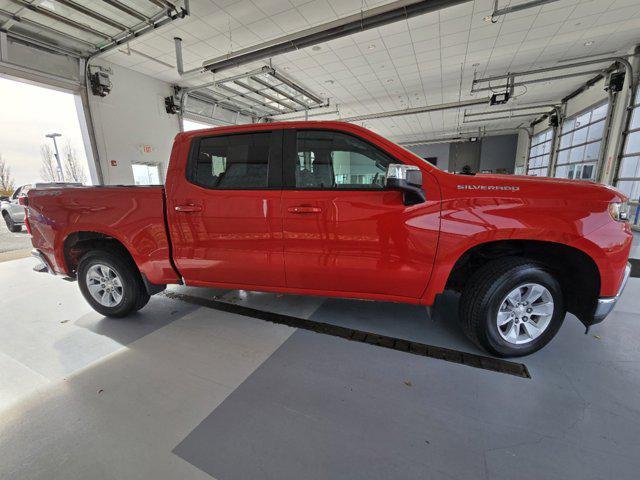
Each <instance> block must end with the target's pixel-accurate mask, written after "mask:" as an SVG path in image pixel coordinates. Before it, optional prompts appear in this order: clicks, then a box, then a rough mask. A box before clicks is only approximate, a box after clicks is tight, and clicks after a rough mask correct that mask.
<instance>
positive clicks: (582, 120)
mask: <svg viewBox="0 0 640 480" xmlns="http://www.w3.org/2000/svg"><path fill="white" fill-rule="evenodd" d="M590 120H591V112H590V111H589V112H586V113H583V114H582V115H580V116H579V117H578V118H576V126H575V128H579V127H582V126H584V125H586V124H587V123H589V121H590Z"/></svg>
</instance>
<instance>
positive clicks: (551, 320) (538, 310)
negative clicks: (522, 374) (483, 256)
mask: <svg viewBox="0 0 640 480" xmlns="http://www.w3.org/2000/svg"><path fill="white" fill-rule="evenodd" d="M565 313H566V312H565V309H564V300H563V296H562V289H561V287H560V284H559V283H558V281H557V280H556V278H555V277H554V276H553V275H552V274H551V273H550V272H549V271H548V269H547V268H546V267H545V266H543V265H541V264H539V263H537V262H534V261H532V260H529V259H526V258H517V257H508V258H501V259H498V260H494V261H491V262H489V263H487V264H486V265H485V266H484V267H482V268H481V269H479V270H478V271H476V272H475V273H474V274H473V275H472V277H471V278H470V279H469V282H468V283H467V285H466V287H465V289H464V291H463V293H462V298H461V299H460V317H461V322H462V326H463V329H464V331H465V333H466V334H467V336H468V337H469V338H470V339H471V340H472V341H473V342H474V343H475V344H476V345H478V346H479V347H481V348H483V349H484V350H486V351H488V352H489V353H491V354H493V355H497V356H504V357H511V356H521V355H528V354H530V353H533V352H535V351H537V350H539V349H541V348H542V347H544V346H545V345H546V344H547V343H549V342H550V341H551V339H552V338H553V337H554V336H555V334H556V333H557V332H558V330H559V329H560V326H561V325H562V322H563V320H564V316H565Z"/></svg>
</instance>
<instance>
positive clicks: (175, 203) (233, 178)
mask: <svg viewBox="0 0 640 480" xmlns="http://www.w3.org/2000/svg"><path fill="white" fill-rule="evenodd" d="M190 151H191V153H190V154H189V160H188V162H187V167H186V175H185V176H183V177H182V178H175V179H174V180H173V182H172V185H171V186H169V187H168V188H169V190H168V193H167V197H168V206H167V207H168V215H169V226H170V231H171V240H172V244H173V258H174V261H175V263H176V266H177V267H178V270H179V271H180V273H181V275H182V276H183V277H184V279H185V281H186V283H187V284H188V285H199V286H206V285H218V286H229V287H230V288H234V287H235V288H245V287H246V288H250V287H251V286H252V285H253V286H256V287H258V286H275V287H283V286H284V285H285V282H284V259H283V246H282V216H281V198H280V197H281V193H282V191H281V188H280V182H281V176H282V165H281V155H282V133H281V132H280V131H274V132H269V131H259V132H252V133H234V134H226V135H225V134H218V135H216V136H209V137H203V138H194V139H193V140H192V146H191V149H190ZM178 175H180V174H179V173H176V176H178Z"/></svg>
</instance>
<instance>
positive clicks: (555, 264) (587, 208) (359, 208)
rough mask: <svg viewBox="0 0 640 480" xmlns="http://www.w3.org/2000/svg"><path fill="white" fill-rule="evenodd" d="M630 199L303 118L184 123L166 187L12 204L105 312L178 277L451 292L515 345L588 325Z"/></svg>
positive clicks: (49, 264) (613, 263)
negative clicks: (450, 167)
mask: <svg viewBox="0 0 640 480" xmlns="http://www.w3.org/2000/svg"><path fill="white" fill-rule="evenodd" d="M627 201H628V199H627V198H626V197H625V196H624V195H622V194H621V193H620V192H618V191H617V190H615V189H613V188H610V187H606V186H603V185H599V184H596V183H592V182H586V181H572V180H558V179H540V178H532V177H522V176H512V175H475V176H466V175H454V174H450V173H446V172H443V171H441V170H438V169H437V168H436V167H434V166H432V165H431V164H429V163H427V162H425V161H424V160H423V159H421V158H419V157H417V156H416V155H414V154H413V153H411V152H409V151H408V150H405V149H404V148H402V147H400V146H398V145H396V144H394V143H392V142H390V141H389V140H386V139H385V138H383V137H381V136H379V135H377V134H375V133H373V132H371V131H369V130H367V129H365V128H362V127H359V126H356V125H352V124H348V123H342V122H306V121H305V122H282V123H261V124H251V125H239V126H231V127H221V128H214V129H209V130H199V131H192V132H185V133H180V134H178V135H177V137H176V138H175V141H174V145H173V150H172V153H171V158H170V162H169V166H168V170H167V172H166V182H165V186H164V187H162V186H157V187H155V186H151V187H127V186H108V187H107V186H97V187H76V188H60V189H55V188H54V189H46V190H39V189H34V190H30V191H29V192H28V196H27V199H26V200H25V201H24V202H23V203H25V204H26V207H27V212H28V217H27V221H28V224H29V228H30V231H31V234H32V241H33V246H34V248H35V255H36V256H38V257H39V258H40V259H41V260H42V262H44V264H45V265H46V269H47V270H48V271H49V272H51V273H55V274H58V275H62V276H65V277H69V278H72V279H77V280H78V282H79V286H80V289H81V291H82V293H83V295H84V297H85V298H86V300H87V301H88V302H89V303H90V304H91V306H92V307H93V308H94V309H95V310H97V311H98V312H100V313H101V314H103V315H106V316H115V317H118V316H124V315H127V314H130V313H132V312H134V311H136V310H138V309H140V308H142V307H143V306H144V305H145V304H146V303H147V302H148V300H149V296H150V295H153V294H154V293H157V292H159V291H161V290H163V289H164V288H165V286H166V285H168V284H178V283H184V284H186V285H189V286H197V287H223V288H229V289H247V290H257V291H270V292H285V293H295V294H304V295H323V296H336V297H349V298H361V299H372V300H383V301H393V302H407V303H414V304H421V305H427V306H428V305H432V304H433V303H434V300H435V298H436V296H437V295H439V294H441V293H442V292H443V291H444V290H446V289H450V290H455V291H458V292H460V293H461V298H460V312H459V314H460V321H461V324H462V327H463V329H464V331H465V332H466V334H467V335H468V336H469V337H470V338H471V339H472V340H473V341H474V342H475V343H476V344H477V345H479V346H480V347H481V348H484V349H485V350H486V351H488V352H490V353H491V354H494V355H499V356H517V355H525V354H529V353H531V352H534V351H536V350H538V349H539V348H541V347H543V346H544V345H545V344H547V343H548V342H549V341H550V340H551V338H552V337H553V336H554V335H555V334H556V332H557V331H558V329H559V328H560V326H561V324H562V322H563V319H564V317H565V314H566V312H567V311H569V312H572V313H574V314H575V315H576V316H577V317H578V318H579V319H580V320H581V321H582V322H583V323H584V324H585V325H586V326H587V327H588V326H590V325H592V324H594V323H597V322H600V321H602V320H603V319H604V318H605V317H606V316H607V314H608V313H609V312H610V311H611V310H612V308H613V306H614V305H615V302H616V300H617V298H618V297H619V296H620V293H621V291H622V289H623V287H624V283H625V281H626V278H627V277H628V275H629V267H628V263H627V259H628V255H629V250H630V246H631V240H632V234H631V230H630V227H629V225H628V223H627V222H626V221H625V219H626V214H627V211H628V209H627V208H628V207H627ZM452 320H453V319H452ZM389 321H390V322H391V321H393V319H389Z"/></svg>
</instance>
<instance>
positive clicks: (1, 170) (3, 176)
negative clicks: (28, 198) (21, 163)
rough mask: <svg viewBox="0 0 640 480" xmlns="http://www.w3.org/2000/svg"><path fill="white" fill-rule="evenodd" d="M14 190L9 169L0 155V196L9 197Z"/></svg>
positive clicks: (13, 182)
mask: <svg viewBox="0 0 640 480" xmlns="http://www.w3.org/2000/svg"><path fill="white" fill-rule="evenodd" d="M14 189H15V181H14V180H13V177H12V176H11V168H9V165H7V162H6V161H5V160H4V159H3V158H2V155H0V195H11V194H12V193H13V191H14Z"/></svg>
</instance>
